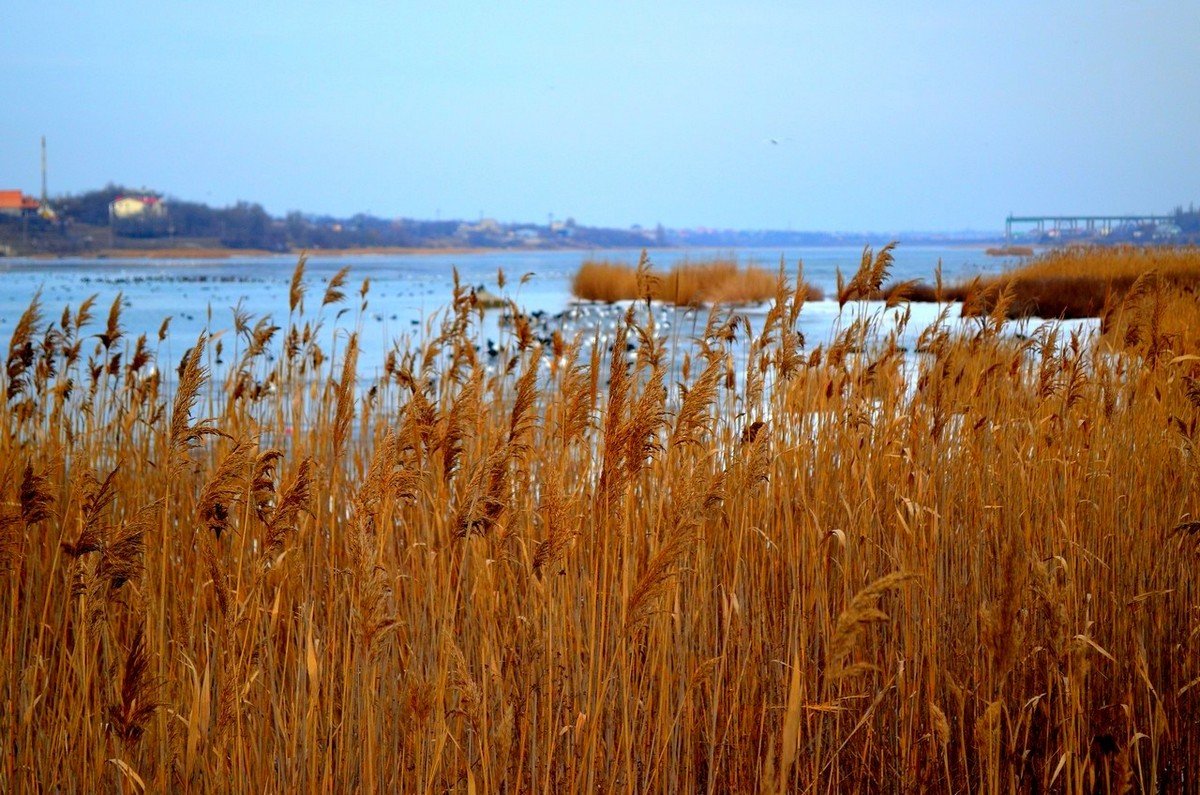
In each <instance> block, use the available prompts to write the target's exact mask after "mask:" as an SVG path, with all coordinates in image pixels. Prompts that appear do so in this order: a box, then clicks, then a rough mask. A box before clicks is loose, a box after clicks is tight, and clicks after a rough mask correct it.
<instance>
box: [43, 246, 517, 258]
mask: <svg viewBox="0 0 1200 795" xmlns="http://www.w3.org/2000/svg"><path fill="white" fill-rule="evenodd" d="M503 250H505V249H489V248H467V247H464V248H434V247H426V248H407V247H404V246H363V247H361V248H320V249H309V250H307V251H302V250H300V249H293V250H291V251H267V250H266V249H257V248H223V247H199V248H197V247H193V246H179V247H174V248H172V247H163V248H104V249H98V250H96V251H87V252H82V253H77V254H29V255H27V256H28V258H29V259H42V260H54V259H177V260H196V259H242V258H245V257H299V256H300V255H301V254H307V255H308V256H309V257H311V258H316V257H361V256H370V255H380V254H386V255H391V256H403V255H406V254H408V255H422V256H423V255H429V254H481V253H486V252H489V251H503Z"/></svg>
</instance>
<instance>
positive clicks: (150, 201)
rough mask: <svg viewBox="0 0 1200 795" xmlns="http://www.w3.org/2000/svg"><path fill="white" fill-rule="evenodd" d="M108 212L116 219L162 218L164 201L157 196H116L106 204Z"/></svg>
mask: <svg viewBox="0 0 1200 795" xmlns="http://www.w3.org/2000/svg"><path fill="white" fill-rule="evenodd" d="M108 214H109V216H110V217H112V218H114V219H116V220H118V221H142V220H150V219H153V218H163V217H165V216H166V214H167V205H166V203H165V202H164V201H163V200H162V199H160V198H159V197H157V196H118V197H117V198H116V199H114V200H113V201H112V203H111V204H109V205H108Z"/></svg>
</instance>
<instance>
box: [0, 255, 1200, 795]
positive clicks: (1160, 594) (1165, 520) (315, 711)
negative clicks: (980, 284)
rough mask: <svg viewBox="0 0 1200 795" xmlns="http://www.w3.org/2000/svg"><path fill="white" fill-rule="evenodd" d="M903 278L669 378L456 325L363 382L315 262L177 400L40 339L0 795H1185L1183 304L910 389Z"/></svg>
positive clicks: (150, 372)
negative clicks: (233, 789)
mask: <svg viewBox="0 0 1200 795" xmlns="http://www.w3.org/2000/svg"><path fill="white" fill-rule="evenodd" d="M1072 256H1076V257H1080V258H1082V257H1083V256H1084V255H1072ZM1096 256H1098V257H1101V260H1100V263H1101V264H1103V263H1105V262H1108V260H1106V259H1104V257H1108V256H1109V255H1096ZM1136 256H1141V255H1136ZM1186 256H1187V257H1189V258H1190V262H1192V263H1193V264H1195V262H1196V254H1195V252H1191V253H1188V254H1187V255H1186ZM889 257H890V252H889V251H887V250H884V251H881V252H878V253H872V252H868V255H867V256H864V259H863V268H862V269H860V271H859V272H858V273H856V274H850V276H849V279H847V280H846V281H845V282H844V283H843V284H842V286H841V287H842V289H840V290H839V295H838V299H839V301H840V302H841V303H842V312H843V319H842V322H840V323H839V324H838V326H837V327H836V330H835V333H834V334H833V336H832V337H831V338H830V339H827V340H810V341H806V340H803V339H802V338H801V337H800V335H799V334H798V333H797V332H796V331H795V329H796V327H797V319H798V317H799V315H800V313H802V312H803V310H804V300H805V298H807V297H808V289H807V287H806V286H805V285H804V283H803V281H802V279H799V278H793V277H787V278H783V277H780V276H777V275H775V274H771V275H770V278H771V297H770V302H771V308H770V310H769V311H768V313H767V314H766V315H765V318H764V319H763V321H762V322H761V323H757V324H753V325H754V327H751V326H752V324H751V323H750V321H748V320H747V319H745V318H744V317H743V316H742V315H739V314H738V313H737V312H736V311H730V310H723V309H720V308H719V307H715V308H713V309H712V311H711V312H710V313H709V316H708V321H707V323H705V324H704V325H703V330H702V331H701V332H700V333H699V334H698V335H697V338H696V339H695V340H694V341H692V342H691V343H690V344H689V345H687V346H671V345H669V344H668V341H667V339H666V337H665V336H664V335H663V334H661V333H660V331H659V330H658V329H657V328H656V325H655V320H654V313H653V311H651V312H649V313H648V314H647V315H646V316H645V317H646V319H645V320H637V321H635V320H634V315H633V313H629V314H628V315H627V316H626V320H625V321H624V322H622V323H621V324H620V326H619V328H618V330H617V335H618V338H617V340H616V341H615V343H614V344H613V345H611V346H608V348H607V349H604V348H602V347H601V346H598V345H593V346H591V347H590V348H588V350H589V351H590V352H589V353H588V354H586V355H584V354H583V351H584V346H583V344H582V334H581V335H577V336H574V337H572V338H564V336H563V335H561V334H555V335H554V336H553V338H552V339H551V341H550V344H549V345H544V344H542V343H540V342H539V341H538V340H537V339H536V338H535V337H534V335H533V334H532V333H530V331H529V325H528V323H527V322H525V321H523V319H522V318H521V316H520V315H519V314H517V315H516V317H515V318H514V322H513V324H512V325H511V326H510V327H508V330H507V332H506V333H507V334H508V335H509V336H508V337H507V338H506V340H505V341H504V343H505V344H504V345H503V346H502V348H501V350H502V354H501V356H502V359H501V360H500V361H499V362H497V363H496V366H495V367H494V368H493V369H492V370H491V371H489V369H488V367H487V366H486V365H485V362H483V361H481V360H480V357H479V354H478V353H477V351H476V349H475V345H474V338H473V336H472V333H471V330H472V328H473V326H474V324H476V323H477V322H478V318H479V310H478V309H477V307H476V306H475V305H474V302H473V298H472V294H471V292H470V291H469V290H464V289H461V288H459V289H456V290H455V292H454V294H453V296H451V304H450V306H449V308H448V309H447V310H446V313H445V314H444V316H443V318H442V322H441V323H440V325H439V326H435V327H434V328H433V330H432V332H431V333H430V334H429V335H428V338H427V339H425V340H423V341H421V342H420V343H414V344H412V345H399V346H397V347H396V348H395V349H394V350H393V351H392V352H390V353H389V354H388V356H387V357H386V360H385V361H384V362H383V363H382V367H381V372H382V375H381V376H380V377H379V378H378V380H376V381H374V382H370V383H366V382H360V381H359V380H358V379H357V378H356V375H355V374H356V373H357V372H358V368H357V357H358V350H359V349H358V342H357V337H356V336H355V335H354V334H349V335H345V336H338V337H336V338H335V339H336V345H335V347H334V348H332V349H328V350H323V349H322V348H321V346H320V345H319V344H318V342H317V340H318V339H319V338H320V335H319V334H318V329H319V327H320V326H321V325H322V323H324V322H326V321H327V319H328V318H329V317H330V316H331V315H332V314H333V313H335V312H337V311H340V310H341V309H343V308H346V307H349V309H350V311H351V312H357V313H358V315H359V317H360V318H361V317H362V315H363V313H365V312H366V306H367V303H368V301H369V285H368V284H367V283H365V282H364V283H363V284H362V286H361V288H359V289H358V290H352V289H351V288H350V287H349V286H348V285H347V284H346V276H345V274H344V273H342V274H340V275H339V277H338V278H336V279H333V280H331V281H330V282H329V284H328V285H326V287H325V291H324V294H323V295H320V296H318V295H310V294H308V293H307V292H306V284H307V282H306V278H305V274H304V267H303V261H302V262H301V265H300V267H298V268H297V271H296V274H295V277H294V279H293V281H292V284H291V289H290V295H289V306H290V312H289V315H288V316H287V317H286V318H278V319H276V320H272V319H270V318H254V317H250V316H249V315H247V314H245V313H240V314H238V315H237V316H236V317H235V319H234V324H233V329H232V330H231V332H230V333H229V334H226V335H225V336H224V337H222V338H220V339H219V340H214V338H213V337H212V336H202V337H201V338H200V339H198V340H196V341H195V344H194V345H193V346H192V347H191V348H190V350H189V351H188V352H187V353H186V354H185V355H184V356H183V357H182V359H181V360H180V361H158V345H157V344H156V342H155V341H154V339H149V340H147V339H146V338H145V337H139V338H138V339H129V338H128V337H126V335H125V334H124V331H123V329H122V320H121V305H120V302H119V301H118V302H117V303H115V304H114V305H113V307H112V309H111V311H110V312H108V314H107V319H103V317H101V318H97V317H96V315H97V309H96V308H95V307H94V306H93V305H92V303H91V302H84V304H83V305H82V306H76V307H71V308H68V309H66V310H64V311H63V312H62V314H61V315H58V314H54V315H48V314H47V313H46V311H45V309H44V307H43V306H42V304H41V302H40V300H37V299H35V301H34V302H33V303H32V304H31V305H30V307H29V309H28V310H27V312H26V313H25V315H24V316H23V317H22V319H21V321H20V323H19V324H18V325H17V328H16V331H15V333H14V334H13V337H12V341H11V344H10V347H9V353H8V358H7V366H6V369H5V373H4V375H3V380H2V382H0V383H2V385H3V395H4V399H3V401H2V402H0V427H2V428H3V436H2V437H0V462H3V463H2V464H0V495H2V503H0V587H3V590H4V592H5V600H4V602H3V604H4V608H3V611H2V613H0V694H2V701H0V703H2V705H3V706H2V708H0V737H3V738H4V742H5V750H4V753H3V754H2V755H0V789H3V790H6V791H17V790H26V791H29V790H39V789H42V790H51V791H53V790H62V791H98V790H109V791H117V790H124V791H135V790H140V789H143V788H144V789H149V790H153V791H166V790H174V791H207V790H220V789H224V788H226V787H227V786H228V785H229V782H231V781H236V782H238V783H239V787H244V788H246V789H250V788H254V789H261V790H264V791H285V790H302V791H304V790H308V791H311V790H322V791H333V790H359V789H361V790H365V791H376V790H378V791H405V792H416V791H422V792H433V791H439V792H444V791H472V790H473V791H478V792H499V791H508V792H517V791H541V792H580V793H584V792H608V791H624V792H648V791H669V792H687V793H693V792H747V791H768V792H776V791H812V792H828V793H836V792H874V791H922V790H928V791H954V792H958V791H966V790H968V789H969V790H970V791H973V792H1011V791H1061V792H1092V791H1101V792H1104V791H1121V792H1124V791H1128V790H1130V789H1132V790H1135V791H1147V792H1157V791H1189V790H1194V789H1195V788H1196V786H1197V782H1196V778H1195V776H1196V773H1195V771H1196V770H1197V769H1198V768H1200V732H1198V731H1197V727H1196V716H1197V715H1200V687H1197V683H1198V682H1200V568H1198V567H1197V558H1196V550H1197V538H1198V537H1200V459H1198V458H1197V456H1198V454H1200V448H1198V445H1200V380H1198V379H1200V345H1198V344H1197V340H1196V337H1195V332H1194V329H1196V328H1197V327H1198V324H1200V313H1198V312H1197V303H1196V296H1195V295H1194V293H1191V292H1188V290H1189V289H1190V287H1189V286H1188V285H1186V284H1183V283H1181V282H1180V281H1179V280H1177V279H1171V278H1167V275H1168V274H1169V272H1170V270H1169V268H1166V267H1164V265H1163V262H1162V261H1159V260H1154V259H1153V258H1149V257H1147V258H1145V259H1140V260H1139V262H1142V263H1144V264H1146V265H1148V266H1149V267H1151V268H1154V269H1156V270H1158V275H1154V274H1152V273H1149V272H1147V271H1143V272H1142V273H1140V274H1138V275H1136V276H1135V277H1134V279H1133V281H1132V282H1131V283H1130V285H1129V288H1128V289H1126V290H1124V291H1123V293H1122V295H1121V296H1120V297H1119V298H1113V299H1112V300H1111V301H1110V302H1109V303H1108V314H1107V318H1108V320H1107V322H1106V324H1105V331H1104V334H1103V336H1101V337H1097V336H1089V335H1084V334H1082V333H1076V334H1071V335H1068V334H1064V333H1062V332H1061V331H1060V330H1058V329H1056V327H1055V326H1053V325H1048V326H1044V327H1042V328H1040V329H1039V330H1038V331H1037V333H1036V334H1033V335H1029V336H1026V337H1025V338H1021V337H1017V336H1015V335H1012V334H1009V333H1006V331H1005V321H1006V318H1007V317H1008V315H1009V309H1010V307H1011V306H1012V294H1013V292H1012V290H1001V291H1000V292H999V293H998V295H999V296H1000V298H998V299H997V300H995V301H993V302H992V304H991V306H990V311H983V310H982V309H981V310H980V311H978V312H977V313H976V315H977V317H976V318H975V319H974V320H972V321H971V322H970V323H969V324H968V325H967V326H966V327H965V328H963V327H952V326H951V325H950V324H949V322H948V320H949V318H950V316H951V314H952V313H954V312H958V311H959V308H958V307H952V306H950V305H947V306H946V308H945V310H944V311H943V313H942V316H941V318H940V321H939V322H937V323H935V324H933V325H932V326H930V327H929V328H928V329H925V330H924V331H923V332H922V333H921V335H920V343H919V345H918V346H917V349H916V350H915V351H906V350H904V349H902V348H901V346H899V345H898V344H897V339H898V338H899V333H900V330H901V328H902V326H903V325H904V324H905V323H906V322H907V317H906V314H905V313H904V311H903V309H904V307H905V300H906V299H905V298H904V296H903V295H893V302H894V303H895V304H896V306H895V309H898V310H899V312H898V313H897V312H891V313H889V314H887V315H884V314H881V313H877V312H876V310H875V309H872V308H871V307H870V306H869V305H868V304H866V303H865V302H864V300H863V299H867V298H870V297H872V296H876V295H878V294H880V292H881V291H882V290H883V285H884V282H885V281H886V279H887V276H888V270H889V262H890V260H889ZM1079 264H1080V265H1083V264H1086V263H1079ZM1110 264H1111V267H1112V268H1113V269H1114V272H1115V269H1116V268H1117V264H1116V263H1115V261H1114V262H1112V263H1110ZM1106 267H1107V266H1106ZM634 278H635V288H634V289H635V291H636V292H635V297H636V296H638V295H643V296H644V295H647V294H649V293H648V291H647V290H646V289H645V288H647V286H648V285H649V284H650V281H649V280H648V279H647V278H646V274H644V273H643V274H642V275H641V276H640V277H639V275H638V274H637V273H635V274H634ZM639 281H640V284H641V286H640V287H639V286H638V282H639ZM665 281H666V282H668V283H669V279H668V280H665ZM660 283H662V282H660ZM318 297H319V298H320V300H319V302H318V301H317V298H318ZM101 314H103V313H101ZM276 324H278V325H276ZM1189 329H1191V330H1193V331H1189ZM165 333H166V329H164V330H163V335H165ZM161 336H162V335H160V338H161ZM217 342H221V343H222V344H223V346H224V352H225V355H226V356H228V357H231V358H232V361H234V362H235V364H234V366H232V367H227V368H226V369H225V371H223V374H222V375H221V376H220V377H219V380H216V381H214V380H213V378H211V377H210V376H209V374H208V373H209V367H210V365H211V363H212V357H213V356H214V348H215V346H216V344H217ZM627 342H633V343H636V345H635V350H634V351H632V352H627V347H626V343H627ZM735 343H736V344H739V345H745V346H747V348H748V351H749V354H748V356H747V358H746V361H747V364H746V366H745V367H735V366H734V364H733V362H734V358H733V356H732V355H731V354H730V347H731V346H732V345H734V344H735ZM269 351H274V352H275V354H276V355H275V357H274V358H273V359H270V358H268V356H267V353H268V352H269ZM676 369H677V370H678V372H679V373H680V374H681V376H680V380H679V382H678V383H675V382H673V381H672V380H670V379H668V377H667V373H668V372H675V371H676Z"/></svg>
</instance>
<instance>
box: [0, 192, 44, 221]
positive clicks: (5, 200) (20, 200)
mask: <svg viewBox="0 0 1200 795" xmlns="http://www.w3.org/2000/svg"><path fill="white" fill-rule="evenodd" d="M38 206H39V203H38V200H37V199H35V198H33V197H32V196H26V195H25V194H24V193H21V191H19V190H0V214H4V215H25V214H26V213H31V214H32V213H36V212H37V209H38Z"/></svg>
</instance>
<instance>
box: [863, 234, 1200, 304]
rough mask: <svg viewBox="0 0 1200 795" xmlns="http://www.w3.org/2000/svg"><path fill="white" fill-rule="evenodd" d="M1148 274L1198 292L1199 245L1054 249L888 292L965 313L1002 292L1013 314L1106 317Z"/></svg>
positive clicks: (896, 287) (903, 286)
mask: <svg viewBox="0 0 1200 795" xmlns="http://www.w3.org/2000/svg"><path fill="white" fill-rule="evenodd" d="M1147 274H1156V275H1157V278H1159V279H1161V280H1163V281H1164V282H1165V283H1167V284H1169V285H1172V286H1174V287H1177V288H1180V289H1182V290H1184V291H1187V292H1195V291H1196V290H1197V289H1198V288H1200V249H1196V248H1162V247H1159V248H1153V247H1111V248H1098V247H1093V248H1086V247H1075V248H1067V249H1056V250H1054V251H1050V252H1047V253H1046V254H1043V255H1041V256H1040V257H1038V258H1036V259H1034V260H1032V261H1031V262H1028V263H1026V264H1024V265H1021V266H1019V267H1017V268H1014V269H1012V270H1010V271H1007V272H1005V273H1003V274H1001V275H999V276H993V277H987V278H978V279H975V280H973V281H970V282H964V283H959V284H953V285H942V284H940V283H939V284H937V285H928V284H915V285H891V286H889V287H888V288H886V289H885V290H884V295H885V296H886V295H889V294H890V292H891V291H894V290H897V289H900V290H903V291H904V294H905V295H906V297H908V298H909V299H910V300H913V301H938V300H943V301H961V302H962V303H963V304H964V309H963V312H964V314H965V315H972V314H976V315H977V314H981V313H982V314H987V313H990V312H991V311H992V309H993V307H994V306H995V305H996V303H997V302H998V301H999V300H1001V296H1002V295H1004V296H1005V297H1004V299H1003V300H1004V301H1005V303H1006V304H1007V309H1006V312H1007V315H1008V317H1011V318H1016V317H1042V318H1082V317H1102V316H1103V315H1105V314H1106V312H1107V311H1108V310H1110V309H1112V308H1113V307H1115V306H1117V305H1118V304H1120V302H1121V301H1122V299H1123V298H1124V297H1125V296H1126V295H1127V294H1128V292H1129V290H1130V289H1131V288H1132V287H1133V285H1134V283H1135V282H1137V280H1138V279H1139V278H1140V277H1142V276H1145V275H1147ZM939 281H940V280H939Z"/></svg>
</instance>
